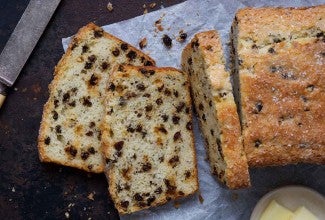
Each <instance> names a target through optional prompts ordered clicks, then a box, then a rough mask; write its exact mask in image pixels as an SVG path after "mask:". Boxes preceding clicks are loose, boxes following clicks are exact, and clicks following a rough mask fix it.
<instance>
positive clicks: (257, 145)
mask: <svg viewBox="0 0 325 220" xmlns="http://www.w3.org/2000/svg"><path fill="white" fill-rule="evenodd" d="M261 144H262V142H261V141H260V140H256V141H255V143H254V146H255V147H256V148H257V147H259V146H261Z"/></svg>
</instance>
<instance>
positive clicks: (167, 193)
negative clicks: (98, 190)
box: [102, 66, 198, 214]
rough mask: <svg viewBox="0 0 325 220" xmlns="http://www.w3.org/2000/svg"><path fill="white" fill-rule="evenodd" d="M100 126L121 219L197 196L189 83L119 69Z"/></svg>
mask: <svg viewBox="0 0 325 220" xmlns="http://www.w3.org/2000/svg"><path fill="white" fill-rule="evenodd" d="M108 88H109V90H110V91H109V92H108V94H107V101H106V114H105V117H104V120H103V136H102V138H103V148H102V149H103V155H105V158H106V163H107V170H106V176H107V178H108V182H109V192H110V194H111V197H112V199H113V201H114V203H115V207H116V208H117V210H118V211H119V213H120V214H126V213H131V212H135V211H138V210H142V209H146V208H149V207H152V206H157V205H161V204H164V203H166V202H168V201H169V200H171V199H176V198H180V197H185V196H188V195H191V194H193V193H195V192H196V191H197V190H198V176H197V165H196V155H195V149H194V137H193V132H192V111H191V98H190V92H189V81H188V76H187V74H186V73H183V72H180V71H178V70H176V69H173V68H156V67H134V66H119V67H118V68H117V69H116V71H115V72H113V74H112V75H111V77H110V80H109V86H108Z"/></svg>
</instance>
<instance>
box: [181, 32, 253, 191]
mask: <svg viewBox="0 0 325 220" xmlns="http://www.w3.org/2000/svg"><path fill="white" fill-rule="evenodd" d="M182 67H183V70H184V71H186V72H188V73H189V75H190V81H191V89H192V90H191V91H192V96H193V100H194V105H195V109H196V112H197V115H198V117H199V121H200V127H201V130H202V133H203V137H204V139H205V146H206V150H207V155H208V159H209V161H210V166H211V170H212V172H213V174H215V175H216V176H217V177H218V178H219V179H220V181H222V182H223V183H225V184H226V185H227V186H228V187H229V188H231V189H238V188H244V187H248V186H250V178H249V172H248V165H247V160H246V156H245V153H244V150H243V144H242V140H241V130H240V122H239V117H238V114H237V109H236V104H235V102H234V97H233V94H232V86H231V84H230V76H229V73H228V72H227V71H226V70H225V64H224V58H223V52H222V46H221V41H220V38H219V35H218V33H217V32H216V31H207V32H202V33H198V34H196V35H195V37H194V38H193V39H192V41H191V42H190V43H189V44H188V45H187V46H186V47H185V49H184V51H183V54H182Z"/></svg>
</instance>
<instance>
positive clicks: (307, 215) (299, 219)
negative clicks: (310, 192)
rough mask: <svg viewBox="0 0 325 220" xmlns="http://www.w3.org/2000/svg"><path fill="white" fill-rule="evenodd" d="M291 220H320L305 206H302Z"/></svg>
mask: <svg viewBox="0 0 325 220" xmlns="http://www.w3.org/2000/svg"><path fill="white" fill-rule="evenodd" d="M291 220H318V218H317V217H316V216H315V215H314V214H313V213H311V212H310V211H309V210H308V209H306V208H305V207H304V206H301V207H299V208H298V209H297V210H296V211H295V212H294V213H293V216H292V218H291Z"/></svg>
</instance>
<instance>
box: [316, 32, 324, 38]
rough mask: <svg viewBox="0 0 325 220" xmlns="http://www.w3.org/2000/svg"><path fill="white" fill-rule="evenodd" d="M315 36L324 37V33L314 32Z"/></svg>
mask: <svg viewBox="0 0 325 220" xmlns="http://www.w3.org/2000/svg"><path fill="white" fill-rule="evenodd" d="M316 37H317V38H321V37H324V33H323V32H319V33H317V34H316Z"/></svg>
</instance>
